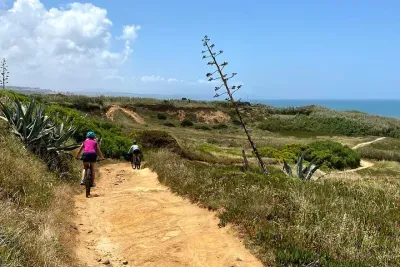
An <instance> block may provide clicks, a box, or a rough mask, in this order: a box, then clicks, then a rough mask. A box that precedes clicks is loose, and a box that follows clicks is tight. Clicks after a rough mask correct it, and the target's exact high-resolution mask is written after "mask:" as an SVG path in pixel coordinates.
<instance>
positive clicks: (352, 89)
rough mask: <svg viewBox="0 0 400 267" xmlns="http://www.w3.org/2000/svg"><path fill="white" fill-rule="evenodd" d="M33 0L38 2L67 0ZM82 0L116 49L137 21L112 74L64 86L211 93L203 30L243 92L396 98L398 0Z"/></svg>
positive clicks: (399, 35)
mask: <svg viewBox="0 0 400 267" xmlns="http://www.w3.org/2000/svg"><path fill="white" fill-rule="evenodd" d="M20 1H38V0H20ZM0 2H1V0H0ZM79 2H80V3H88V2H87V1H79ZM41 3H42V4H43V5H44V8H45V9H46V10H49V9H50V8H52V7H54V8H60V7H61V6H65V5H67V4H69V2H67V1H59V0H42V1H41ZM90 3H92V4H93V5H94V6H96V7H99V8H101V9H103V10H106V11H107V15H106V16H107V18H108V19H109V20H110V21H111V22H112V26H111V27H110V28H109V31H110V33H111V35H112V36H113V37H112V41H111V42H110V44H109V48H107V49H109V50H110V51H111V52H116V53H118V51H122V50H123V49H124V46H125V42H124V41H123V40H120V39H119V38H118V36H120V35H121V31H122V29H123V27H124V26H125V25H136V26H138V25H140V29H139V30H137V37H136V38H135V39H134V40H133V39H132V42H131V46H130V47H131V49H132V53H131V54H130V56H129V58H127V59H126V60H125V61H124V62H123V63H122V64H120V65H118V66H117V67H113V74H112V75H111V76H112V78H111V79H107V80H106V81H104V82H94V80H96V81H99V78H97V77H91V78H90V79H86V80H85V79H83V78H82V80H80V82H79V83H78V84H74V83H71V84H69V82H65V83H63V84H64V87H63V89H68V90H70V91H74V90H79V89H83V88H84V89H88V88H96V90H99V89H100V88H101V90H105V91H119V92H132V93H155V94H187V95H188V97H191V96H196V95H200V96H202V97H208V96H212V95H213V87H214V85H212V84H207V83H204V82H202V81H199V79H203V80H204V79H205V73H207V72H208V71H210V70H211V69H210V68H209V67H208V66H207V65H206V62H205V61H202V60H201V50H202V43H201V39H202V37H203V36H204V35H205V34H208V35H209V36H210V37H211V39H212V41H214V42H215V44H216V46H217V48H218V49H222V50H224V52H225V53H224V55H223V57H221V60H226V61H229V63H230V64H229V68H227V69H228V71H230V72H237V73H238V76H237V82H240V83H243V84H244V86H243V87H242V90H241V92H240V96H242V97H249V98H353V99H354V98H400V90H399V89H400V53H399V48H400V17H399V15H398V14H399V11H400V2H399V1H356V0H353V1H341V0H337V1H329V2H328V1H274V3H272V1H254V0H247V1H227V0H220V1H210V0H203V1H183V0H171V1H162V0H147V1H121V0H114V1H109V0H107V1H106V0H100V1H92V2H90ZM12 4H13V2H12V1H8V2H7V8H6V9H9V8H11V6H12ZM65 8H66V9H68V6H67V7H65ZM6 9H5V10H6ZM78 43H79V42H78ZM3 47H4V45H3ZM0 48H1V46H0ZM0 52H1V50H0ZM80 71H82V70H80ZM58 75H61V74H58ZM103 76H104V75H103ZM144 77H145V78H144ZM146 77H147V79H146ZM143 78H144V79H143ZM55 80H56V79H55ZM168 80H169V81H170V82H168ZM176 80H178V81H179V82H173V81H176ZM18 82H20V80H18ZM35 84H36V85H38V86H50V87H51V86H54V84H51V83H49V84H46V83H41V82H40V81H36V82H35ZM65 86H66V87H67V88H65ZM60 88H61V87H60Z"/></svg>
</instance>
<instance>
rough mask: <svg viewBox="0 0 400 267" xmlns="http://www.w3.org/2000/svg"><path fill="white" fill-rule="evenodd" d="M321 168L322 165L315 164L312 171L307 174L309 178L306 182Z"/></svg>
mask: <svg viewBox="0 0 400 267" xmlns="http://www.w3.org/2000/svg"><path fill="white" fill-rule="evenodd" d="M321 166H322V164H321V163H320V164H317V165H316V166H314V168H312V170H311V171H310V173H309V177H308V180H310V179H311V177H312V176H313V175H314V173H315V172H316V171H317V170H318V169H319V168H320V167H321Z"/></svg>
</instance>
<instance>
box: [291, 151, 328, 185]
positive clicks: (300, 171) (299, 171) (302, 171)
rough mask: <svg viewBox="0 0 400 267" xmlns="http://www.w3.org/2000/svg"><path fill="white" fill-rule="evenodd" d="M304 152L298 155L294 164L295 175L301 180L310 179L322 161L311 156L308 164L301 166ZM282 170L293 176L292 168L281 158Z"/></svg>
mask: <svg viewBox="0 0 400 267" xmlns="http://www.w3.org/2000/svg"><path fill="white" fill-rule="evenodd" d="M305 155H306V153H303V154H301V155H300V156H299V158H298V161H297V164H296V176H297V177H298V178H300V179H302V180H311V178H312V176H313V175H314V173H315V172H316V171H317V170H318V169H319V168H320V167H321V166H322V163H318V164H316V162H317V158H313V159H312V160H311V162H310V164H309V165H308V166H306V167H305V168H303V160H304V156H305ZM283 171H284V172H285V173H286V174H287V175H288V176H290V177H293V172H292V168H291V167H290V165H289V164H287V162H286V161H285V160H283Z"/></svg>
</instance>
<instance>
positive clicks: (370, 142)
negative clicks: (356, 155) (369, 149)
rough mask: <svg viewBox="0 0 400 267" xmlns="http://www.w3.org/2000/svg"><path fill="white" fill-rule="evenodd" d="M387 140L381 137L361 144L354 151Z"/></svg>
mask: <svg viewBox="0 0 400 267" xmlns="http://www.w3.org/2000/svg"><path fill="white" fill-rule="evenodd" d="M385 138H386V137H379V138H377V139H375V140H372V141H369V142H364V143H360V144H358V145H356V146H354V147H353V149H357V148H360V147H364V146H367V145H370V144H372V143H375V142H378V141H381V140H383V139H385Z"/></svg>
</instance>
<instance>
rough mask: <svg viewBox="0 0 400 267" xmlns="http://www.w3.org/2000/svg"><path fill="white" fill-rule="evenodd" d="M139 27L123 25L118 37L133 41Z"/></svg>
mask: <svg viewBox="0 0 400 267" xmlns="http://www.w3.org/2000/svg"><path fill="white" fill-rule="evenodd" d="M140 29H141V27H140V26H139V25H138V26H136V25H125V26H124V29H123V30H122V35H121V36H120V39H122V40H130V41H133V40H135V39H136V38H137V31H138V30H140Z"/></svg>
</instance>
